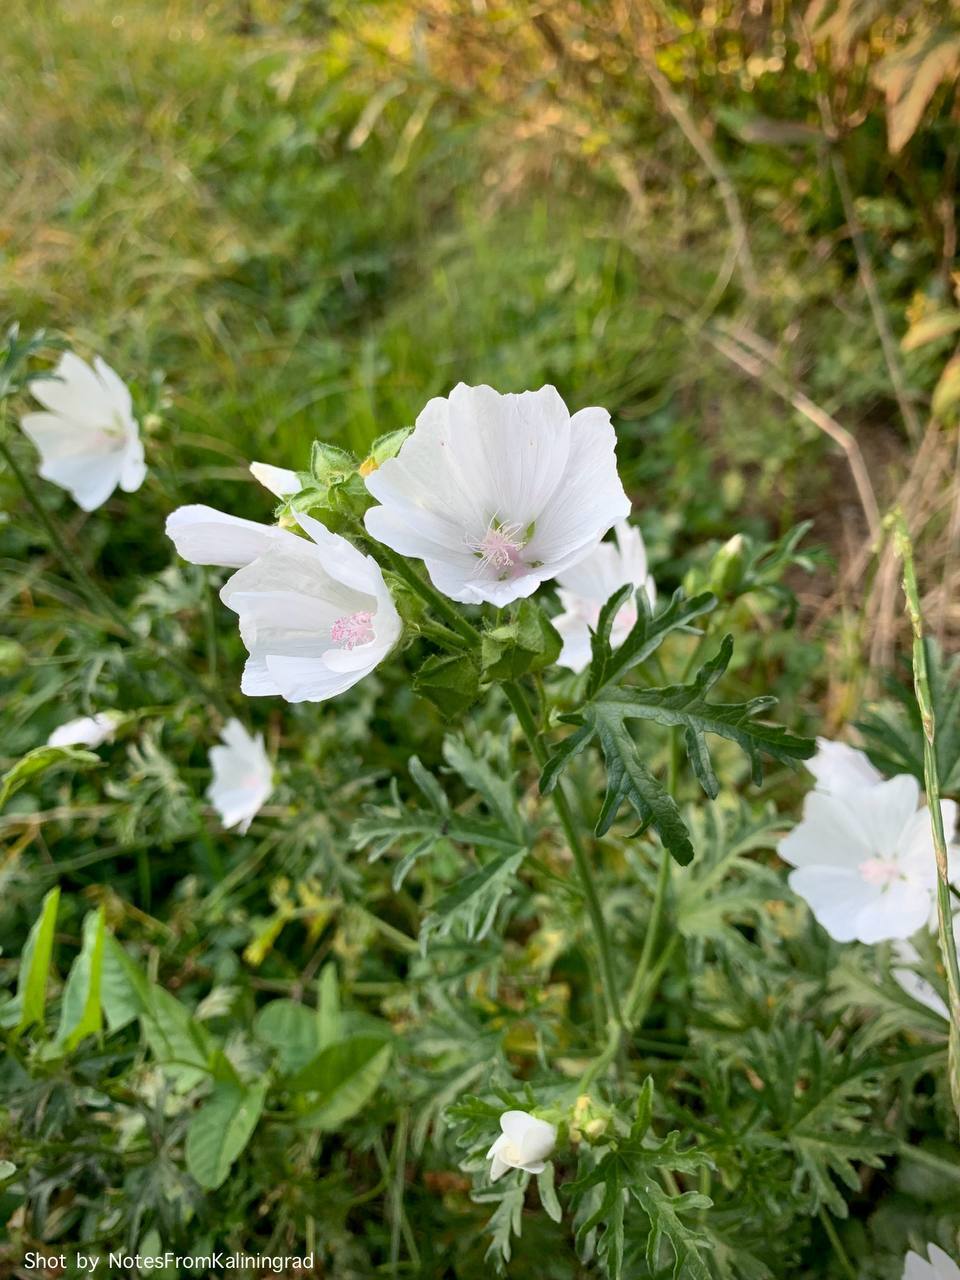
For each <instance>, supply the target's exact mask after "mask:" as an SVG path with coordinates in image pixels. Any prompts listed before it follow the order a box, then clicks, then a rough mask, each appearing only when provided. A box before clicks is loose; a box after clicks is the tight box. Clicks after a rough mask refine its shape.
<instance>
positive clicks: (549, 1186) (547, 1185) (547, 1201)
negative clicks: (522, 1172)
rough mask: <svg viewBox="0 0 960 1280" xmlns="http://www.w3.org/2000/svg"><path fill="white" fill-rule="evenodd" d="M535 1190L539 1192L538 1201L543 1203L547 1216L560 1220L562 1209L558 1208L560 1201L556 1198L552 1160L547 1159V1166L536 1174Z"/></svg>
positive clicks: (555, 1220) (556, 1220)
mask: <svg viewBox="0 0 960 1280" xmlns="http://www.w3.org/2000/svg"><path fill="white" fill-rule="evenodd" d="M537 1190H538V1191H539V1192H540V1203H541V1204H542V1205H543V1209H544V1212H545V1213H546V1215H547V1217H548V1218H551V1219H552V1220H553V1221H554V1222H560V1221H562V1219H563V1210H562V1209H561V1208H560V1201H559V1200H558V1199H557V1189H556V1186H555V1183H554V1167H553V1161H552V1160H548V1161H547V1166H546V1168H545V1169H544V1171H543V1173H540V1174H537Z"/></svg>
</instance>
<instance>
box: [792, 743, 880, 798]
mask: <svg viewBox="0 0 960 1280" xmlns="http://www.w3.org/2000/svg"><path fill="white" fill-rule="evenodd" d="M804 763H805V764H806V767H807V768H808V769H809V770H810V772H811V773H812V774H813V776H814V777H815V778H816V780H817V790H818V791H822V792H824V793H825V794H827V795H834V796H838V795H842V794H843V792H844V791H850V790H851V789H855V788H857V787H874V786H876V784H877V783H878V782H882V781H883V774H882V773H881V772H880V770H879V769H876V768H874V766H873V765H872V764H871V763H870V761H869V760H868V759H867V757H866V756H865V755H864V753H863V752H862V751H858V750H857V749H856V747H848V746H847V744H846V743H845V742H831V741H830V739H829V738H818V739H817V754H816V755H815V756H814V757H813V758H812V759H811V760H806V761H805V762H804Z"/></svg>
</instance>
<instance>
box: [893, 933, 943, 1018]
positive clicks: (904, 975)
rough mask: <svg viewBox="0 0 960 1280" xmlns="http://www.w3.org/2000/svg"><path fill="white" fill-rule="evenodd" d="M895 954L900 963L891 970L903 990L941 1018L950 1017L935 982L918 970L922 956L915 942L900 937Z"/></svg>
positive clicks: (894, 950) (895, 947)
mask: <svg viewBox="0 0 960 1280" xmlns="http://www.w3.org/2000/svg"><path fill="white" fill-rule="evenodd" d="M958 924H960V921H955V922H954V934H956V933H957V932H958V928H957V926H958ZM893 954H894V956H895V957H896V959H897V961H898V963H897V964H896V965H894V966H893V968H892V969H891V970H890V975H891V977H892V978H893V979H894V981H895V982H896V983H897V984H898V985H899V987H900V988H901V990H903V991H905V992H906V993H907V995H908V996H909V997H910V998H911V1000H916V1002H917V1004H922V1005H924V1006H925V1007H926V1008H927V1009H932V1010H933V1012H934V1013H938V1014H939V1015H940V1017H941V1018H949V1017H950V1012H949V1010H948V1009H947V1006H946V1004H945V1002H944V1001H943V999H942V998H941V997H940V995H939V994H938V992H937V990H936V988H935V987H934V985H933V983H932V982H929V981H928V980H927V979H926V978H925V977H924V976H923V974H921V973H918V972H917V969H918V968H919V966H920V964H921V958H920V952H919V951H918V950H917V948H916V947H915V946H914V945H913V943H912V942H906V941H904V940H900V939H898V940H897V941H896V942H894V944H893Z"/></svg>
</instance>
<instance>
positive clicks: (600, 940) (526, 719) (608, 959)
mask: <svg viewBox="0 0 960 1280" xmlns="http://www.w3.org/2000/svg"><path fill="white" fill-rule="evenodd" d="M503 690H504V693H506V695H507V698H508V699H509V702H510V706H511V707H512V708H513V710H514V713H515V715H516V717H517V720H518V721H519V722H520V727H521V729H522V730H523V732H524V736H525V737H526V739H527V742H528V743H529V744H530V750H531V751H532V752H533V754H534V757H535V759H536V761H537V763H538V764H539V765H540V766H541V767H542V766H543V765H545V764H546V762H547V755H548V753H547V749H546V747H545V746H544V745H543V743H542V742H541V740H540V735H539V733H538V731H537V726H536V723H535V721H534V718H533V713H532V712H531V710H530V705H529V703H528V702H527V700H526V698H525V697H524V694H523V690H522V689H521V688H520V686H519V685H517V684H515V683H513V682H508V683H505V684H504V686H503ZM551 799H552V800H553V804H554V808H555V809H556V812H557V817H558V819H559V820H560V826H561V827H562V829H563V834H564V837H565V838H566V841H567V844H568V845H569V846H570V852H571V853H572V854H573V860H574V862H575V863H576V867H577V874H578V875H579V877H580V884H581V886H582V888H583V896H584V900H585V901H586V904H587V913H588V915H589V916H590V923H591V925H592V926H593V934H594V939H595V941H596V944H597V951H598V952H599V955H600V972H601V974H602V976H603V990H604V996H605V998H606V1004H607V1012H608V1013H609V1015H610V1017H611V1018H612V1020H613V1021H614V1023H616V1024H617V1026H618V1027H623V1025H624V1021H623V1012H622V1010H621V1007H620V997H619V995H618V994H617V981H616V977H615V975H614V970H613V953H612V950H611V947H610V938H609V936H608V934H607V925H606V921H605V920H604V918H603V909H602V907H601V906H600V898H599V896H598V894H597V887H596V885H595V884H594V880H593V872H592V871H591V869H590V859H589V858H588V857H587V852H586V850H585V849H584V847H583V842H582V841H581V839H580V836H579V833H578V832H577V826H576V822H575V821H574V817H573V813H572V811H571V809H570V803H569V801H568V800H567V797H566V793H565V791H564V789H563V783H562V782H560V783H558V784H557V786H556V788H555V789H554V791H553V792H552V793H551Z"/></svg>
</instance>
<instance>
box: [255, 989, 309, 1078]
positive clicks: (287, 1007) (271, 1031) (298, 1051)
mask: <svg viewBox="0 0 960 1280" xmlns="http://www.w3.org/2000/svg"><path fill="white" fill-rule="evenodd" d="M253 1029H254V1033H255V1034H256V1036H257V1037H258V1038H259V1039H260V1040H262V1041H263V1042H264V1044H268V1045H270V1047H271V1048H272V1049H274V1050H276V1053H277V1063H278V1066H279V1068H280V1070H281V1072H282V1073H283V1074H284V1075H289V1074H290V1073H292V1072H295V1071H299V1070H300V1068H301V1067H303V1066H306V1064H307V1063H308V1062H309V1061H310V1060H311V1059H312V1058H313V1057H314V1056H315V1054H316V1052H317V1050H318V1049H319V1048H320V1038H319V1034H318V1027H317V1016H316V1014H315V1013H314V1011H313V1010H312V1009H308V1008H307V1006H306V1005H304V1004H299V1003H298V1002H297V1001H296V1000H271V1001H270V1003H269V1004H265V1005H264V1006H263V1008H262V1009H260V1010H259V1012H258V1013H257V1016H256V1017H255V1018H254V1020H253Z"/></svg>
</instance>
